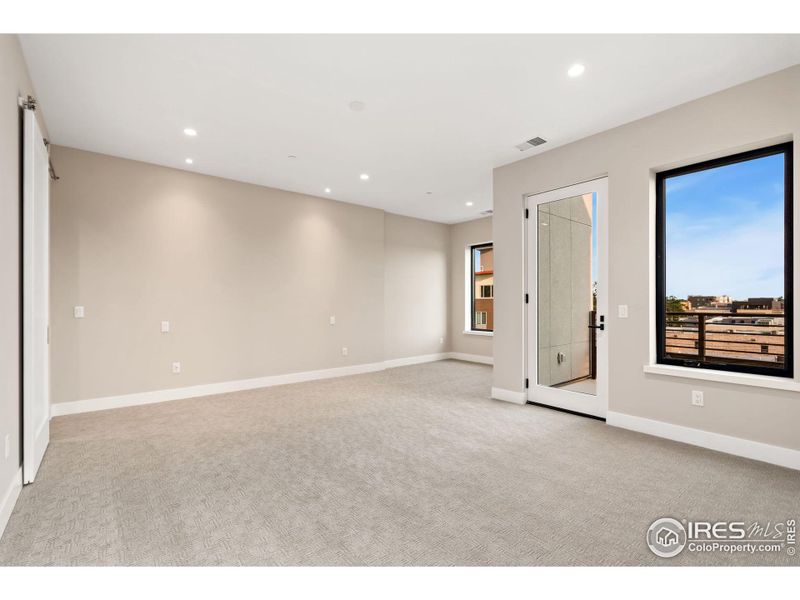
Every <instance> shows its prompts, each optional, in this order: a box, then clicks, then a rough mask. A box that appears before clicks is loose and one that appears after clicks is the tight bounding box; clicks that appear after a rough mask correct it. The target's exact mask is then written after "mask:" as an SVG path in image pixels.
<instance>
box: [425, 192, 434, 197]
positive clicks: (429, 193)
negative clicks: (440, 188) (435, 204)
mask: <svg viewBox="0 0 800 600" xmlns="http://www.w3.org/2000/svg"><path fill="white" fill-rule="evenodd" d="M425 193H426V194H428V196H430V195H431V194H432V193H433V192H425Z"/></svg>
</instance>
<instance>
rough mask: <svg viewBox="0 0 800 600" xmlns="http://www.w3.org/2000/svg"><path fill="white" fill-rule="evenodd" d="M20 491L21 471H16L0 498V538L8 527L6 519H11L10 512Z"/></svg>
mask: <svg viewBox="0 0 800 600" xmlns="http://www.w3.org/2000/svg"><path fill="white" fill-rule="evenodd" d="M21 490H22V469H19V470H17V472H16V473H15V474H14V477H12V478H11V481H10V482H9V484H8V487H7V488H6V489H5V490H3V495H2V496H0V538H2V537H3V532H4V531H5V530H6V525H8V519H9V518H10V517H11V512H12V511H13V510H14V505H15V504H16V503H17V498H19V493H20V491H21Z"/></svg>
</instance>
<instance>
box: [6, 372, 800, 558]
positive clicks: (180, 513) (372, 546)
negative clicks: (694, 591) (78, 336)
mask: <svg viewBox="0 0 800 600" xmlns="http://www.w3.org/2000/svg"><path fill="white" fill-rule="evenodd" d="M490 380H491V369H490V367H486V366H483V365H476V364H469V363H462V362H457V361H443V362H438V363H430V364H424V365H417V366H413V367H403V368H398V369H391V370H387V371H384V372H380V373H373V374H368V375H358V376H353V377H343V378H339V379H331V380H327V381H318V382H313V383H303V384H294V385H286V386H280V387H273V388H267V389H261V390H253V391H247V392H237V393H232V394H224V395H219V396H210V397H206V398H198V399H192V400H180V401H175V402H167V403H163V404H154V405H149V406H141V407H132V408H122V409H116V410H109V411H103V412H95V413H88V414H84V415H75V416H69V417H58V418H55V419H53V421H52V424H51V432H52V434H51V435H52V441H51V444H50V448H49V450H48V451H47V454H46V456H45V459H44V462H43V464H42V467H41V470H40V472H39V476H38V478H37V481H36V483H34V484H33V485H30V486H26V487H25V488H24V489H23V491H22V494H21V496H20V498H19V501H18V503H17V506H16V508H15V510H14V513H13V515H12V516H11V520H10V522H9V524H8V528H7V530H6V533H5V535H4V536H3V538H2V540H0V564H17V565H544V564H547V565H572V564H589V565H597V564H603V565H618V564H634V565H635V564H668V565H678V564H798V562H797V559H796V558H789V557H787V556H786V554H781V555H768V554H767V555H765V554H758V555H725V554H706V555H697V554H690V553H688V552H687V551H684V552H683V553H682V554H681V555H679V556H678V557H676V558H672V559H659V558H657V557H655V556H654V555H653V554H651V553H650V551H649V549H648V548H647V546H646V545H645V532H646V530H647V528H648V526H649V525H650V523H651V522H652V521H653V520H654V519H655V518H657V517H661V516H673V517H676V518H683V517H686V518H706V519H730V520H759V521H761V522H764V521H768V520H771V521H773V522H774V521H776V520H785V519H787V518H789V517H798V516H800V515H798V508H800V501H799V500H798V499H799V498H800V475H798V473H797V472H795V471H790V470H787V469H782V468H779V467H774V466H770V465H767V464H764V463H758V462H754V461H749V460H744V459H740V458H735V457H732V456H728V455H725V454H720V453H716V452H711V451H707V450H702V449H699V448H694V447H691V446H686V445H682V444H677V443H673V442H669V441H665V440H659V439H657V438H652V437H648V436H644V435H640V434H637V433H633V432H628V431H624V430H620V429H616V428H613V427H609V426H607V425H605V424H604V423H602V422H600V421H596V420H591V419H587V418H583V417H577V416H573V415H569V414H565V413H561V412H556V411H552V410H548V409H545V408H539V407H534V406H517V405H513V404H507V403H504V402H497V401H492V400H489V399H488V396H489V388H490Z"/></svg>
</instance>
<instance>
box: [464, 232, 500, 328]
mask: <svg viewBox="0 0 800 600" xmlns="http://www.w3.org/2000/svg"><path fill="white" fill-rule="evenodd" d="M469 254H470V267H471V268H470V281H469V290H470V291H469V294H470V303H471V305H472V322H471V326H470V329H472V330H473V331H492V330H493V327H494V252H493V247H492V244H477V245H475V246H470V253H469Z"/></svg>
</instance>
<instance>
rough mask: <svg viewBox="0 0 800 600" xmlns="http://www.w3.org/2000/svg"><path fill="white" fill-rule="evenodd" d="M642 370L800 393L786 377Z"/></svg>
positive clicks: (685, 369)
mask: <svg viewBox="0 0 800 600" xmlns="http://www.w3.org/2000/svg"><path fill="white" fill-rule="evenodd" d="M643 370H644V372H645V373H650V374H652V375H667V376H669V377H682V378H684V379H702V380H704V381H719V382H720V383H733V384H736V385H749V386H753V387H762V388H771V389H773V390H787V391H790V392H800V382H798V381H795V380H794V379H789V378H788V377H770V376H769V375H751V374H750V373H729V372H727V371H714V370H713V369H693V368H691V367H678V366H674V365H645V366H644V367H643Z"/></svg>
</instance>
